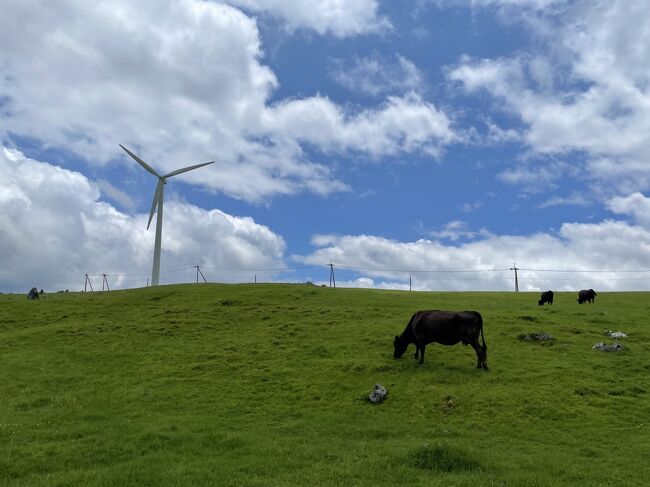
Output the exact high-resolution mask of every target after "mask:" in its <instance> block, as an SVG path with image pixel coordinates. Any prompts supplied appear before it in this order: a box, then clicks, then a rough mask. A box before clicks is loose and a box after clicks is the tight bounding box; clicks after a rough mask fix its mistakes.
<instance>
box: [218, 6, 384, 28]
mask: <svg viewBox="0 0 650 487" xmlns="http://www.w3.org/2000/svg"><path fill="white" fill-rule="evenodd" d="M227 1H228V3H230V4H232V5H236V6H238V7H242V8H244V9H249V10H251V11H253V12H265V13H269V14H271V15H273V16H275V17H278V18H280V19H282V20H283V21H284V22H285V23H286V25H287V27H288V28H289V30H295V29H301V28H305V29H312V30H315V31H316V32H318V33H319V34H333V35H334V36H337V37H348V36H355V35H359V34H371V33H378V32H382V31H386V30H389V29H391V28H392V26H391V23H390V21H389V20H388V19H387V18H386V17H384V16H381V15H380V14H379V1H378V0H301V1H299V2H296V1H293V0H227Z"/></svg>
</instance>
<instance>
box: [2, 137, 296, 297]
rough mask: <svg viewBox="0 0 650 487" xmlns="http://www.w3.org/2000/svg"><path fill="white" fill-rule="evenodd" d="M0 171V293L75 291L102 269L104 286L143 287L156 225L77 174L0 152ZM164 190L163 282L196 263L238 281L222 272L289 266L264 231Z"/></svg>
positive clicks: (187, 274) (279, 244) (179, 277)
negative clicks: (149, 224) (106, 278)
mask: <svg viewBox="0 0 650 487" xmlns="http://www.w3.org/2000/svg"><path fill="white" fill-rule="evenodd" d="M0 173H1V174H2V175H3V184H2V186H0V226H1V227H2V228H3V231H2V232H0V248H1V249H2V252H0V289H1V290H2V291H4V292H6V291H26V290H28V289H30V288H31V287H32V286H36V287H38V288H39V289H41V288H43V289H45V290H49V291H52V290H58V289H70V290H79V289H80V288H81V287H82V286H83V282H84V274H86V273H88V274H91V275H101V274H103V273H106V274H109V275H110V276H109V280H110V286H111V288H119V287H139V286H144V285H145V284H146V279H147V277H149V276H150V273H151V264H152V258H153V240H154V227H153V226H152V227H151V229H150V231H147V230H146V226H147V218H148V215H146V214H136V215H134V216H131V215H127V214H124V213H121V212H119V211H118V210H116V209H115V208H114V207H113V206H111V205H110V204H108V203H106V202H104V201H102V200H101V199H100V198H101V193H100V190H99V188H98V187H97V185H96V184H94V183H93V182H91V181H90V180H88V179H87V178H86V177H85V176H84V175H82V174H80V173H78V172H74V171H70V170H67V169H62V168H60V167H57V166H54V165H51V164H48V163H44V162H39V161H35V160H32V159H29V158H26V157H25V156H24V155H23V154H22V153H20V152H19V151H16V150H12V149H7V148H4V147H2V148H0ZM168 196H171V198H167V200H166V201H165V216H164V218H165V219H164V228H163V239H162V259H161V260H162V265H161V283H162V284H164V283H169V282H183V281H186V282H187V281H191V280H192V276H193V274H192V272H191V266H192V265H194V264H195V263H197V262H199V263H200V264H201V266H202V268H203V269H204V271H203V272H204V273H205V274H206V277H207V278H211V277H212V276H214V277H216V276H218V280H219V281H220V282H224V281H226V282H227V281H239V280H241V279H242V274H241V273H238V272H228V271H227V270H225V269H251V268H252V269H254V268H276V269H277V268H284V267H286V264H285V262H284V257H283V256H284V251H285V247H286V245H285V242H284V240H283V239H282V237H280V236H278V235H277V234H275V233H274V232H273V231H272V230H270V229H269V228H268V227H265V226H263V225H259V224H257V223H255V221H253V219H251V218H248V217H236V216H232V215H228V214H227V213H224V212H222V211H220V210H217V209H212V210H204V209H202V208H198V207H196V206H194V205H191V204H188V203H186V202H183V201H182V200H179V199H175V198H174V197H173V196H174V195H173V193H170V194H169V195H168ZM210 273H212V276H211V275H210ZM243 277H244V278H245V280H248V277H249V276H243ZM96 282H97V281H96ZM99 282H101V281H99Z"/></svg>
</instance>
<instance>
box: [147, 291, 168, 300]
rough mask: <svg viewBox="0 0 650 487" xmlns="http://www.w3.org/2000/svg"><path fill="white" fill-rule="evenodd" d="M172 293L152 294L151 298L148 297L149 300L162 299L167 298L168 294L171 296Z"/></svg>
mask: <svg viewBox="0 0 650 487" xmlns="http://www.w3.org/2000/svg"><path fill="white" fill-rule="evenodd" d="M173 295H174V293H168V294H161V295H160V296H152V297H151V298H149V301H160V300H162V299H167V298H169V297H170V296H173Z"/></svg>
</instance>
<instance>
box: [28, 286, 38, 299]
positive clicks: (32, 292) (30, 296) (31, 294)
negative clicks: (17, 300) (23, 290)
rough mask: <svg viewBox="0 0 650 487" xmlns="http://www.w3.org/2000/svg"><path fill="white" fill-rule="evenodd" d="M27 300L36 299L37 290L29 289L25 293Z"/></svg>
mask: <svg viewBox="0 0 650 487" xmlns="http://www.w3.org/2000/svg"><path fill="white" fill-rule="evenodd" d="M27 299H38V289H36V288H35V287H33V288H31V289H30V290H29V292H28V293H27Z"/></svg>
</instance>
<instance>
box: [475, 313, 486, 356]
mask: <svg viewBox="0 0 650 487" xmlns="http://www.w3.org/2000/svg"><path fill="white" fill-rule="evenodd" d="M476 315H477V316H478V320H479V326H480V328H481V342H483V351H486V350H487V345H486V344H485V337H484V336H483V317H482V316H481V315H480V314H479V313H476Z"/></svg>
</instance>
